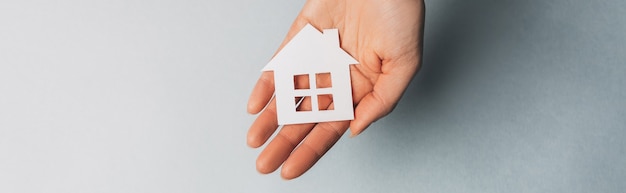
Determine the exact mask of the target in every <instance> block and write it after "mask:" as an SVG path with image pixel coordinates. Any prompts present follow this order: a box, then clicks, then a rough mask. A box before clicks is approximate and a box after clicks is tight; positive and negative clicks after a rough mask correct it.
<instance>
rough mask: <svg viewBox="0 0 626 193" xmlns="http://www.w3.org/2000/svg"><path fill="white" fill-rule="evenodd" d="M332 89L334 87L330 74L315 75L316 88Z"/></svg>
mask: <svg viewBox="0 0 626 193" xmlns="http://www.w3.org/2000/svg"><path fill="white" fill-rule="evenodd" d="M331 87H333V81H332V79H331V77H330V72H326V73H316V74H315V88H331Z"/></svg>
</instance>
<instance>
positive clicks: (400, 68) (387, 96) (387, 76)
mask: <svg viewBox="0 0 626 193" xmlns="http://www.w3.org/2000/svg"><path fill="white" fill-rule="evenodd" d="M408 62H415V64H414V65H396V68H395V69H393V71H390V72H383V74H381V75H380V77H379V78H378V80H376V83H375V84H374V88H373V90H372V92H370V93H368V94H367V95H365V97H363V99H361V101H359V104H358V105H357V106H356V109H355V110H354V117H355V118H354V120H352V121H351V123H350V136H351V137H354V136H356V135H358V134H360V133H361V132H363V130H365V129H366V128H367V127H368V126H369V125H370V124H371V123H372V122H374V121H376V120H378V119H380V118H381V117H384V116H385V115H387V114H389V112H391V111H392V110H393V108H395V106H396V104H397V103H398V101H399V100H400V97H401V96H402V94H403V93H404V91H405V89H406V87H407V86H408V84H409V82H410V81H411V79H412V78H413V75H414V74H415V72H416V70H417V65H416V64H417V60H412V61H408ZM383 65H385V64H383ZM387 65H392V66H393V65H394V64H387Z"/></svg>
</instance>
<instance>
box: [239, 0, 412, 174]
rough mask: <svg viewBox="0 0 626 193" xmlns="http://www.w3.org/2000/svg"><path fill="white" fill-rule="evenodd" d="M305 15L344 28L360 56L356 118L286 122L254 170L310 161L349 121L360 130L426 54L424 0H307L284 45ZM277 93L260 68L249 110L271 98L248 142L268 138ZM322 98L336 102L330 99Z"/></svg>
mask: <svg viewBox="0 0 626 193" xmlns="http://www.w3.org/2000/svg"><path fill="white" fill-rule="evenodd" d="M307 23H310V24H311V25H313V26H314V27H316V28H318V29H319V30H321V29H330V28H337V29H339V34H340V38H341V47H342V48H343V49H344V50H346V52H348V53H349V54H350V55H352V56H353V57H354V58H355V59H357V60H358V61H359V63H360V64H357V65H350V74H351V75H350V76H351V79H352V93H353V101H354V105H355V111H354V114H355V119H354V120H352V121H338V122H325V123H311V124H297V125H286V126H284V127H282V129H281V130H280V131H279V133H278V134H277V135H276V137H275V138H274V139H273V140H272V141H271V142H270V143H269V145H267V147H266V148H265V149H264V150H263V151H262V152H261V154H260V155H259V158H258V159H257V170H258V171H259V172H261V173H271V172H273V171H275V170H276V169H278V167H280V165H281V164H282V171H281V176H282V177H283V178H285V179H293V178H296V177H298V176H300V175H302V174H303V173H304V172H306V171H307V170H308V169H310V168H311V167H312V166H313V165H314V164H315V163H316V162H317V160H319V159H320V158H321V156H322V155H324V154H325V153H326V152H327V151H328V150H329V149H330V147H332V146H333V145H334V144H335V142H337V140H339V138H340V137H341V136H342V135H343V133H345V131H346V130H347V129H348V127H349V128H350V131H351V136H355V135H358V134H359V133H361V132H362V131H363V130H365V128H367V127H368V126H369V125H370V124H371V123H372V122H374V121H376V120H377V119H379V118H381V117H384V116H385V115H387V114H388V113H390V112H391V111H392V110H393V109H394V107H395V105H396V103H397V102H398V100H399V99H400V97H401V96H402V94H403V92H404V90H405V89H406V87H407V85H408V84H409V82H410V81H411V79H412V78H413V76H414V74H415V73H416V72H417V70H418V69H419V65H420V62H421V49H422V36H423V23H424V2H423V0H387V1H383V0H308V1H307V2H306V4H305V5H304V8H303V9H302V11H301V12H300V14H299V15H298V17H297V18H296V20H295V21H294V23H293V25H292V26H291V29H290V30H289V33H288V34H287V37H286V38H285V41H284V42H283V43H282V45H281V46H280V48H282V47H283V46H284V45H285V44H286V43H287V42H289V40H290V39H291V38H292V37H293V36H294V35H295V34H296V33H297V32H298V31H299V30H300V29H302V27H304V25H306V24H307ZM280 48H279V50H280ZM296 81H297V80H296ZM296 84H297V82H296ZM273 93H274V75H273V72H263V74H262V75H261V77H260V78H259V80H258V82H257V83H256V86H255V87H254V90H253V91H252V94H251V96H250V100H249V101H248V112H249V113H251V114H257V113H259V112H260V111H261V110H262V109H263V108H264V107H265V106H267V108H266V109H265V110H264V111H263V112H262V113H261V114H260V115H259V116H258V117H257V119H256V121H255V122H254V123H253V124H252V126H251V127H250V130H249V131H248V139H247V142H248V145H249V146H251V147H254V148H257V147H260V146H261V145H263V144H264V143H265V142H266V141H267V140H268V139H269V138H270V136H271V135H272V134H273V133H274V131H276V129H277V128H278V124H277V119H276V103H275V101H274V100H273V99H272V95H273ZM270 100H271V101H270ZM305 100H307V99H305ZM320 101H322V102H324V103H326V104H324V105H326V106H328V107H329V108H332V103H331V102H330V101H328V100H323V99H320ZM303 104H306V103H303ZM299 108H302V109H306V108H310V106H300V107H299ZM305 137H306V138H305Z"/></svg>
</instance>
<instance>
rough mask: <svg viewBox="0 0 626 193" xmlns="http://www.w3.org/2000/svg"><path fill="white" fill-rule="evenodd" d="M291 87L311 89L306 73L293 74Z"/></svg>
mask: <svg viewBox="0 0 626 193" xmlns="http://www.w3.org/2000/svg"><path fill="white" fill-rule="evenodd" d="M293 87H294V88H293V89H294V90H295V89H311V86H310V84H309V75H308V74H299V75H294V76H293Z"/></svg>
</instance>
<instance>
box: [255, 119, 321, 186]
mask: <svg viewBox="0 0 626 193" xmlns="http://www.w3.org/2000/svg"><path fill="white" fill-rule="evenodd" d="M313 126H315V123H309V124H297V125H285V126H283V127H282V128H281V129H280V131H279V132H278V134H277V135H276V136H275V137H274V139H272V141H271V142H270V143H269V144H268V145H267V147H265V149H264V150H263V151H262V152H261V154H260V155H259V157H258V158H257V160H256V168H257V171H259V172H260V173H263V174H268V173H271V172H274V171H276V169H278V167H280V165H281V164H283V162H284V161H285V160H287V157H289V154H291V152H292V151H293V149H294V148H296V146H297V145H298V144H300V142H301V141H302V139H304V137H305V136H306V135H307V134H308V133H309V132H310V131H311V129H313Z"/></svg>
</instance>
